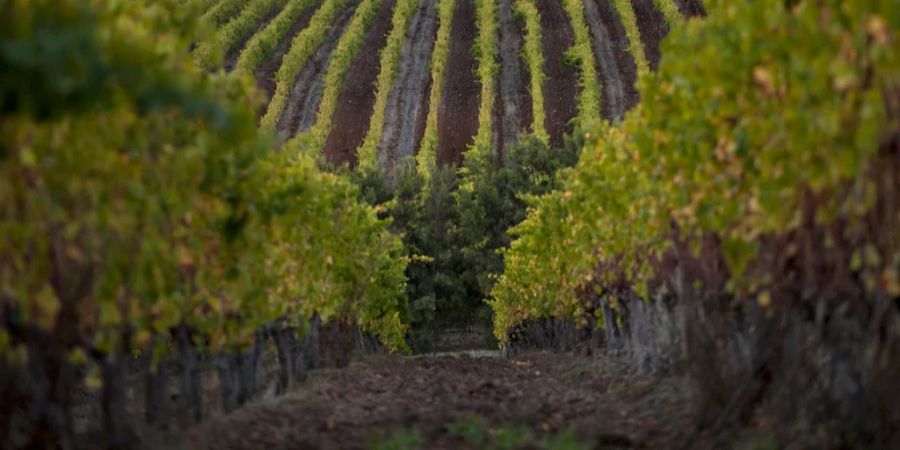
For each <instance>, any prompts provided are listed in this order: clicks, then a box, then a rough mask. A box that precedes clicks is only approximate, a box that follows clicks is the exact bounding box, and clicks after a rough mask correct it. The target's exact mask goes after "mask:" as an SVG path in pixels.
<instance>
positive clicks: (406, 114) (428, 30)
mask: <svg viewBox="0 0 900 450" xmlns="http://www.w3.org/2000/svg"><path fill="white" fill-rule="evenodd" d="M437 6H438V5H437V3H436V2H434V1H433V0H422V1H420V3H419V8H418V10H417V11H416V13H415V14H413V17H412V18H410V21H409V25H408V28H407V30H406V35H405V36H404V39H405V42H404V43H403V47H402V48H401V50H400V58H399V60H398V62H397V74H396V77H395V79H394V83H393V85H392V86H391V91H390V93H389V95H388V99H387V105H386V107H385V111H384V128H383V129H382V134H381V142H380V143H379V145H378V159H379V161H380V162H381V167H382V168H383V169H384V171H385V173H387V174H389V175H390V176H393V173H394V167H396V165H397V163H398V162H400V161H403V160H404V159H406V158H410V157H413V156H415V154H416V149H418V147H419V144H420V142H421V135H422V134H424V124H425V119H426V117H427V115H428V93H429V92H430V88H431V70H430V67H429V63H430V61H431V55H432V52H433V51H434V41H435V37H436V34H437V25H438V24H437V22H438V20H437ZM420 131H421V133H420Z"/></svg>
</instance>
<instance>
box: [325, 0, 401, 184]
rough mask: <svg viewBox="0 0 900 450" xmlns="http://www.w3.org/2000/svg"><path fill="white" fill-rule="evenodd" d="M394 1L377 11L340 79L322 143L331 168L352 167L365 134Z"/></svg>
mask: <svg viewBox="0 0 900 450" xmlns="http://www.w3.org/2000/svg"><path fill="white" fill-rule="evenodd" d="M396 3H397V1H396V0H386V1H385V2H384V3H382V5H381V9H379V10H378V16H377V17H375V22H374V23H373V24H372V25H371V26H370V28H369V30H368V31H367V32H366V37H365V39H363V44H362V46H360V48H359V50H358V51H357V52H356V56H355V57H354V58H353V62H351V63H350V68H349V69H348V70H347V74H346V75H345V76H344V83H343V86H342V87H341V93H340V94H339V95H338V100H337V107H336V108H335V110H334V115H333V116H332V121H333V122H334V127H333V129H332V131H331V134H329V135H328V139H327V140H326V141H325V159H326V160H327V161H328V162H329V163H331V164H334V165H343V164H349V165H351V166H355V165H356V163H357V161H358V158H357V155H356V149H357V148H358V147H359V146H360V145H361V144H362V141H363V139H364V138H365V137H366V132H367V131H368V130H369V117H371V116H372V109H373V108H374V105H375V79H376V78H377V77H378V71H379V69H380V64H379V61H380V55H379V53H380V50H381V49H382V48H383V47H384V45H385V42H387V35H388V32H389V31H390V27H391V15H392V13H393V11H394V5H395V4H396Z"/></svg>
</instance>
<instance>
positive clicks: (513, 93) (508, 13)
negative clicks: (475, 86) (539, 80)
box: [493, 0, 534, 161]
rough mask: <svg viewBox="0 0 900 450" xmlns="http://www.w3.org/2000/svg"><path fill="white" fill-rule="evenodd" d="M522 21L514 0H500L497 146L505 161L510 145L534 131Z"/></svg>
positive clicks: (495, 108) (496, 117)
mask: <svg viewBox="0 0 900 450" xmlns="http://www.w3.org/2000/svg"><path fill="white" fill-rule="evenodd" d="M522 26H523V24H522V21H521V20H517V18H516V17H515V13H514V12H513V0H500V40H499V42H500V73H499V74H498V76H497V78H498V80H499V83H498V86H499V87H500V88H499V89H498V90H497V96H498V98H497V102H496V103H495V107H494V118H493V121H494V148H495V149H496V150H497V158H498V160H500V161H503V158H504V154H505V153H506V152H505V147H506V145H509V144H512V143H513V142H515V141H516V140H517V139H518V137H519V135H520V134H522V133H526V132H528V131H530V128H531V123H532V121H533V120H534V118H533V117H534V115H533V114H534V113H533V111H532V104H531V92H529V89H528V86H529V85H530V83H531V77H530V74H529V73H528V69H527V67H526V65H525V60H524V59H523V58H522V57H521V56H520V55H521V53H522V45H523V34H524V33H523V31H522Z"/></svg>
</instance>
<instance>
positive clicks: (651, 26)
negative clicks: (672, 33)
mask: <svg viewBox="0 0 900 450" xmlns="http://www.w3.org/2000/svg"><path fill="white" fill-rule="evenodd" d="M631 5H632V7H633V8H634V17H635V18H636V19H637V26H638V30H639V31H640V33H641V41H642V42H643V43H644V53H645V54H646V55H647V62H648V63H649V64H650V69H652V70H656V69H657V68H658V67H659V58H660V57H661V56H662V55H661V54H660V52H659V43H660V42H662V40H663V38H664V37H666V34H668V33H669V27H668V25H666V18H665V17H664V16H663V14H662V12H660V11H659V10H658V9H656V6H655V5H654V4H653V0H631Z"/></svg>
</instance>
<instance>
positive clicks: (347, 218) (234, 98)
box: [0, 0, 406, 448]
mask: <svg viewBox="0 0 900 450" xmlns="http://www.w3.org/2000/svg"><path fill="white" fill-rule="evenodd" d="M199 6H200V5H199V3H193V4H187V5H184V4H181V2H180V1H178V0H163V1H160V0H152V1H151V0H147V1H135V2H129V3H127V4H122V3H116V4H98V3H96V2H91V1H88V0H62V1H58V2H53V4H52V5H51V4H47V3H35V2H28V1H24V0H23V1H19V0H17V1H12V2H6V3H4V4H3V5H2V6H0V13H2V14H0V17H2V19H0V30H2V31H0V47H2V48H10V47H12V46H21V47H24V48H39V47H40V46H41V45H43V44H42V43H45V42H48V41H50V42H55V43H56V44H57V45H58V46H59V47H58V48H59V49H61V50H62V51H59V52H58V53H46V52H45V53H40V55H41V57H43V58H45V59H44V60H45V61H46V62H47V64H42V65H39V66H35V65H33V64H31V62H30V60H27V59H24V60H23V59H21V58H18V57H16V56H15V55H13V54H11V53H6V52H4V53H0V63H2V65H3V66H4V67H5V68H6V70H4V71H3V73H2V74H0V96H2V98H4V99H6V100H10V101H9V102H6V101H5V102H4V104H5V105H8V106H10V107H9V108H4V109H3V111H2V112H0V131H2V133H0V136H2V138H0V149H2V151H0V174H2V176H0V211H3V215H2V219H0V235H2V236H4V238H3V239H0V255H2V256H0V286H2V289H0V323H2V324H3V325H2V328H0V369H2V370H3V371H4V373H5V374H10V377H9V378H7V379H6V381H5V382H4V384H3V386H0V399H2V403H3V404H4V405H7V406H9V407H11V408H12V407H13V406H15V407H16V408H25V407H26V406H27V408H28V417H27V418H25V419H24V420H25V421H24V422H22V424H20V425H21V426H19V431H17V433H19V434H21V435H22V436H23V439H25V440H27V441H28V442H30V443H31V444H32V445H33V446H34V447H35V448H55V447H56V446H57V445H62V446H63V447H66V446H68V444H67V442H69V441H68V439H69V437H71V436H69V434H70V433H71V431H72V421H71V420H72V419H71V415H70V413H71V411H72V408H73V407H74V406H75V404H74V402H75V401H76V398H75V396H74V395H73V393H75V392H81V391H82V388H81V386H83V384H84V383H85V382H86V378H85V376H86V374H90V373H91V371H92V370H94V369H92V367H100V369H99V370H100V374H99V377H100V378H101V379H102V387H101V389H102V390H103V395H102V403H103V405H102V406H103V408H104V412H105V415H106V417H105V421H104V423H105V424H106V426H107V427H108V433H107V436H108V439H109V440H110V442H109V444H110V446H119V447H127V446H128V445H127V443H125V441H124V440H126V439H127V434H125V433H123V432H122V423H123V421H124V420H125V418H124V416H125V415H126V414H125V411H126V410H125V407H124V405H123V402H124V401H125V396H124V392H125V390H124V389H125V387H124V386H123V376H124V373H125V371H126V368H127V367H130V366H129V365H128V364H131V363H132V362H133V361H134V360H135V358H138V357H139V358H141V359H143V360H144V361H146V362H147V367H148V368H149V367H152V366H153V365H154V364H155V363H154V361H160V360H162V359H165V358H168V357H169V356H167V355H171V357H173V358H176V359H177V360H178V361H179V364H181V365H182V366H183V368H184V370H183V376H184V378H185V379H186V380H188V381H187V384H192V383H194V384H196V383H198V381H197V379H196V372H195V371H194V370H193V369H192V368H193V367H195V366H196V364H197V363H198V361H199V360H200V358H201V356H200V355H203V354H233V353H234V354H237V355H238V357H237V359H238V360H239V361H240V360H241V358H242V356H240V355H241V353H240V352H241V351H242V349H244V348H246V347H248V346H253V345H255V342H256V341H257V340H258V337H259V336H260V333H262V332H265V331H266V330H272V329H273V328H275V327H280V328H284V329H287V330H292V332H293V333H294V334H296V333H297V332H298V330H303V329H304V328H305V327H306V324H308V323H310V322H311V321H313V320H317V321H323V322H329V321H333V322H342V323H346V324H351V325H352V326H358V327H359V328H361V329H362V330H364V331H365V332H369V333H374V334H377V335H379V336H380V338H381V340H382V342H383V343H384V344H385V345H386V346H388V347H389V348H392V349H398V350H400V349H404V348H405V341H404V336H405V332H406V325H405V324H404V323H403V322H402V320H401V317H402V314H403V311H404V309H405V307H404V305H403V302H404V300H403V298H404V297H403V292H404V285H405V275H404V271H405V267H406V259H405V257H404V256H403V250H402V243H401V241H400V239H399V238H398V237H396V236H395V235H393V234H391V233H390V232H389V231H388V228H387V223H386V222H385V221H383V220H380V219H379V218H378V217H377V214H376V212H375V210H374V209H373V208H371V207H369V206H367V205H364V204H361V203H359V202H358V201H357V198H358V192H357V191H358V188H357V187H356V186H355V185H353V184H352V183H351V182H350V181H349V180H347V179H345V178H343V177H341V176H338V175H336V174H330V173H326V172H322V171H320V170H319V169H318V167H317V161H316V160H315V159H314V158H311V157H309V156H308V155H305V154H303V153H302V152H300V151H299V150H298V149H296V148H292V147H288V148H287V149H285V150H284V151H282V152H279V153H276V152H273V151H272V149H273V148H274V146H275V142H274V138H273V137H272V136H270V135H269V134H266V133H260V132H259V130H258V128H257V127H256V125H255V123H256V120H255V117H256V113H255V108H256V107H257V106H258V105H257V104H256V103H257V100H256V99H257V98H258V97H257V96H256V95H255V94H254V92H253V88H252V86H253V83H252V80H251V79H249V77H242V76H237V75H223V74H215V75H210V74H208V73H206V72H205V71H203V70H202V69H200V68H199V67H197V66H195V65H194V63H193V61H194V60H193V56H192V55H191V53H190V47H191V43H192V42H196V38H197V35H198V32H197V31H196V30H198V27H196V25H197V19H196V18H197V17H198V14H197V12H198V11H197V8H198V7H199ZM162 11H165V13H161V12H162ZM85 67H89V68H90V73H93V74H97V76H96V77H94V78H90V79H88V78H84V77H80V76H77V74H80V73H83V70H84V68H85ZM73 80H74V81H73ZM314 318H315V319H314ZM226 381H227V380H225V379H220V382H221V383H222V385H223V389H224V386H226V385H227V383H226ZM148 389H150V387H148ZM148 392H149V391H148ZM190 392H191V391H190V390H182V391H180V393H181V397H180V399H179V402H189V401H194V400H195V401H199V400H197V397H196V391H194V395H191V394H190ZM180 405H183V406H185V407H187V406H188V404H187V403H180ZM197 408H198V411H199V406H198V407H197ZM16 410H19V409H16ZM21 410H22V411H24V409H21ZM11 413H12V412H11ZM147 414H148V415H149V414H150V411H148V412H147ZM10 417H11V416H10ZM4 425H8V424H4Z"/></svg>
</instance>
